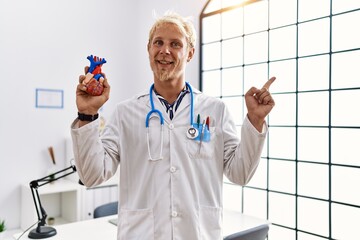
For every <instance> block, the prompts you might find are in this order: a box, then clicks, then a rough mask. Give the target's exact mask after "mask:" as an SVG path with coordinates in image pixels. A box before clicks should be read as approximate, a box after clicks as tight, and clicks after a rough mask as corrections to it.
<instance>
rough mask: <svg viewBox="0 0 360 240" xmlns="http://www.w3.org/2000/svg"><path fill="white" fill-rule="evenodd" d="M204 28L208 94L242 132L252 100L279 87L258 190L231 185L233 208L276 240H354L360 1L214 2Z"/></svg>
mask: <svg viewBox="0 0 360 240" xmlns="http://www.w3.org/2000/svg"><path fill="white" fill-rule="evenodd" d="M200 18H201V21H200V23H201V27H200V29H201V32H200V41H201V60H200V61H201V64H200V66H201V80H200V88H201V90H202V91H203V92H204V93H206V94H208V95H211V96H214V97H217V98H220V99H221V100H223V101H224V102H225V103H226V104H227V106H228V108H229V109H230V111H231V112H232V115H233V117H234V119H235V121H236V124H237V125H238V129H239V130H240V129H241V125H242V122H243V119H244V118H245V116H246V107H245V103H244V94H245V92H246V91H247V90H248V89H249V88H250V87H251V86H256V87H261V86H262V85H263V84H264V83H265V81H266V80H267V79H268V78H270V77H271V76H276V77H277V81H275V83H274V84H273V85H272V88H271V92H272V94H273V97H274V98H275V101H276V107H275V108H274V109H273V111H272V112H271V114H270V115H269V117H268V119H267V123H268V124H269V133H268V137H267V143H266V146H265V148H264V151H263V153H262V157H261V161H260V165H259V168H258V170H257V172H256V174H255V175H254V177H253V179H252V180H251V182H250V183H249V184H248V186H245V187H239V186H236V185H234V184H232V183H230V182H229V181H228V180H225V182H224V207H225V208H230V209H232V210H237V211H241V212H243V213H245V214H249V215H253V216H256V217H259V218H266V219H269V221H270V222H271V223H272V226H271V228H270V232H269V236H268V239H269V240H276V239H287V240H292V239H294V240H309V239H311V240H320V239H342V240H343V239H354V237H355V236H358V235H359V234H358V227H359V219H360V194H359V192H360V190H359V189H360V152H359V149H360V148H359V147H360V145H359V143H360V141H359V140H358V139H360V110H359V109H360V108H359V107H358V97H359V96H360V80H359V76H360V67H359V62H360V28H359V27H358V26H357V23H358V22H360V1H358V0H347V1H344V0H316V1H314V0H247V1H240V0H212V1H211V0H210V1H208V2H207V4H206V6H205V7H204V9H203V12H202V13H201V17H200Z"/></svg>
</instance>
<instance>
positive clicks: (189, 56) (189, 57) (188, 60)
mask: <svg viewBox="0 0 360 240" xmlns="http://www.w3.org/2000/svg"><path fill="white" fill-rule="evenodd" d="M194 53H195V48H193V47H192V48H190V49H189V52H188V58H187V62H190V60H191V59H192V58H193V56H194Z"/></svg>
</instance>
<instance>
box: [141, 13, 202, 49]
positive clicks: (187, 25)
mask: <svg viewBox="0 0 360 240" xmlns="http://www.w3.org/2000/svg"><path fill="white" fill-rule="evenodd" d="M166 23H172V24H175V25H176V26H177V27H178V28H179V30H180V31H181V32H182V33H183V34H184V36H185V37H186V41H187V44H188V47H189V48H194V47H195V43H196V31H195V28H194V25H193V23H192V22H191V21H190V18H185V17H182V16H180V15H179V14H177V13H175V12H171V11H168V12H166V13H165V14H164V16H162V17H159V18H157V19H156V20H155V23H154V24H153V26H152V27H151V29H150V32H149V41H148V46H149V44H150V42H151V40H152V39H153V37H154V33H155V31H156V29H157V28H158V27H160V26H162V25H163V24H166Z"/></svg>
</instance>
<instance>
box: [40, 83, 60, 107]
mask: <svg viewBox="0 0 360 240" xmlns="http://www.w3.org/2000/svg"><path fill="white" fill-rule="evenodd" d="M35 92H36V97H35V101H36V103H35V106H36V108H64V91H63V90H59V89H42V88H37V89H36V90H35Z"/></svg>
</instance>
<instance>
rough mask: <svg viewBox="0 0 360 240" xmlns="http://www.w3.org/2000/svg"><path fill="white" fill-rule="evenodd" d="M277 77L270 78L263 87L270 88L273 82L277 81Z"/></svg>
mask: <svg viewBox="0 0 360 240" xmlns="http://www.w3.org/2000/svg"><path fill="white" fill-rule="evenodd" d="M275 79H276V77H272V78H270V79H269V80H268V81H267V82H266V83H265V84H264V86H263V88H266V89H268V90H269V88H270V86H271V84H272V83H273V82H274V81H275Z"/></svg>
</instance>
